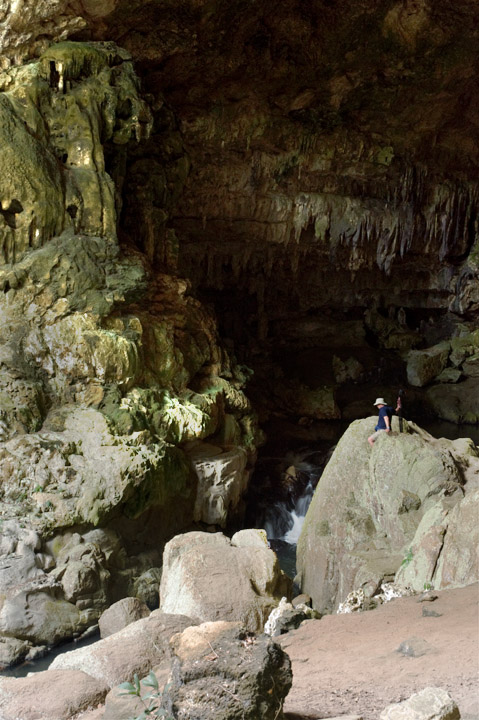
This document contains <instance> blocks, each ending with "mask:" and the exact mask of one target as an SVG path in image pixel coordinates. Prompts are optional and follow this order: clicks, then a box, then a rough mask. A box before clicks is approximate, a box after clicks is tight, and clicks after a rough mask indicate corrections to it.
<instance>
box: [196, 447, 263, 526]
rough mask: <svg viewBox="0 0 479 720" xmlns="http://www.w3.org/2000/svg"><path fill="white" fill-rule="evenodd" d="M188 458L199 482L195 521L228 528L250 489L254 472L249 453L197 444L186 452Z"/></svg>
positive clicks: (238, 448) (240, 449)
mask: <svg viewBox="0 0 479 720" xmlns="http://www.w3.org/2000/svg"><path fill="white" fill-rule="evenodd" d="M187 457H188V458H189V460H190V463H191V466H192V468H193V472H194V473H195V475H196V477H197V479H198V486H197V492H196V501H195V508H194V520H195V521H196V522H204V523H206V524H207V525H219V526H220V527H225V525H226V522H227V520H228V519H231V517H232V516H233V515H234V513H235V512H238V507H239V505H240V501H241V499H242V497H243V494H244V493H245V491H246V488H247V487H248V481H249V477H250V474H251V470H250V468H249V467H248V455H247V452H246V450H245V449H244V448H241V447H233V448H230V449H227V450H223V448H220V447H217V446H214V445H210V444H209V443H195V444H194V445H193V447H191V448H190V449H187Z"/></svg>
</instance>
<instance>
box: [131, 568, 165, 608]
mask: <svg viewBox="0 0 479 720" xmlns="http://www.w3.org/2000/svg"><path fill="white" fill-rule="evenodd" d="M160 582H161V568H157V567H153V568H150V569H149V570H146V571H145V572H144V573H142V574H141V575H140V576H139V577H138V578H137V579H136V580H135V581H134V583H133V587H132V589H133V593H134V596H135V597H137V598H138V600H140V601H141V602H144V603H145V605H147V606H148V607H149V608H150V610H154V609H156V608H157V607H158V603H159V597H160Z"/></svg>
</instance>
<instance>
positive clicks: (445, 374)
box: [436, 367, 462, 383]
mask: <svg viewBox="0 0 479 720" xmlns="http://www.w3.org/2000/svg"><path fill="white" fill-rule="evenodd" d="M461 377H462V372H461V371H460V370H458V369H457V368H453V367H447V368H444V370H443V371H442V372H441V373H439V375H438V376H437V378H436V380H437V382H440V383H456V382H458V381H459V380H460V379H461Z"/></svg>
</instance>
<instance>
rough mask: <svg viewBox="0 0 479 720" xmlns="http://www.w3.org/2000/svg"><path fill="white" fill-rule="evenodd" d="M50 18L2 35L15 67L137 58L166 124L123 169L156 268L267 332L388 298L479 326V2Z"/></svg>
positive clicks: (312, 4) (99, 4)
mask: <svg viewBox="0 0 479 720" xmlns="http://www.w3.org/2000/svg"><path fill="white" fill-rule="evenodd" d="M42 8H43V10H42ZM46 8H50V10H51V12H50V16H48V10H47V9H46ZM52 8H53V10H52ZM35 12H36V13H37V16H36V20H35V15H33V16H32V18H33V19H32V18H31V23H30V26H28V22H27V18H26V16H25V15H24V16H23V19H19V18H17V20H16V23H17V24H16V25H15V23H14V25H13V29H14V30H15V28H16V35H15V34H14V33H13V35H12V27H11V26H10V27H9V26H8V22H9V20H8V19H7V20H4V22H3V33H4V44H5V47H6V54H7V55H8V54H9V53H10V55H11V57H12V58H14V59H16V61H18V59H19V58H22V59H25V58H27V59H28V53H30V54H32V53H33V54H34V53H35V52H36V51H37V49H38V48H41V47H42V45H43V44H45V43H46V42H51V40H52V39H62V38H63V37H65V36H69V37H70V38H72V39H77V40H96V41H98V40H113V41H114V42H116V43H117V44H118V45H120V46H122V47H124V48H126V50H128V51H129V52H130V53H131V54H132V56H133V58H134V61H135V67H136V70H137V73H138V74H139V76H140V78H141V81H142V88H143V92H144V95H145V97H146V98H147V100H148V102H149V104H150V106H151V108H152V110H153V113H154V117H155V123H154V129H153V133H152V135H151V138H150V140H149V141H148V142H147V143H143V144H142V145H140V146H138V147H137V148H131V149H130V151H129V154H128V157H127V158H126V159H125V158H124V162H123V163H120V162H118V161H117V160H116V161H115V162H112V165H111V168H110V171H111V173H112V175H113V176H114V177H115V179H116V180H117V184H118V186H119V187H121V189H122V190H121V192H122V200H121V209H122V210H121V215H120V218H121V219H120V237H121V239H122V242H124V243H127V244H128V243H130V244H132V243H133V244H136V245H137V246H138V247H139V248H140V249H141V250H142V251H144V252H145V253H146V254H147V255H148V256H149V257H150V260H151V262H152V264H153V265H154V266H157V267H160V268H161V267H163V268H165V267H166V269H167V270H170V271H171V270H173V271H175V272H179V273H180V274H181V275H184V276H187V277H189V278H190V279H191V281H192V283H193V285H194V287H195V288H196V289H197V290H198V291H199V292H203V293H206V294H208V293H210V296H212V297H216V298H218V297H220V296H221V297H223V299H224V298H228V302H230V303H231V302H233V303H234V302H236V303H237V302H242V303H244V306H243V307H244V308H245V309H246V308H248V303H249V302H250V301H251V303H252V307H253V308H256V309H255V312H257V313H258V315H261V314H263V315H264V316H265V317H266V318H267V321H270V320H272V319H273V320H274V319H275V318H281V317H285V316H287V315H288V313H291V312H293V313H294V312H300V313H304V312H314V311H318V310H320V309H321V308H326V307H336V308H343V309H346V310H347V309H351V308H354V307H365V306H368V305H371V304H374V305H379V306H381V305H383V306H384V307H387V306H388V305H390V304H392V305H395V306H398V307H399V306H404V307H409V308H423V309H438V310H453V311H455V312H457V313H462V314H464V315H467V316H468V317H469V318H471V317H473V316H474V315H475V313H476V312H477V309H478V307H479V291H478V283H477V267H478V266H477V263H478V259H477V258H478V255H479V247H478V239H477V201H478V196H479V186H478V182H477V170H478V167H477V166H478V152H477V149H478V140H479V92H478V89H479V88H478V84H479V81H478V64H479V45H478V36H479V7H478V5H477V2H475V0H434V1H433V0H402V1H400V2H397V1H395V0H344V1H343V2H336V1H335V0H282V1H281V2H272V1H271V0H204V1H203V0H182V1H181V0H180V1H179V0H156V1H153V2H139V1H135V0H133V1H132V0H130V1H129V2H123V1H122V0H103V1H102V0H98V1H96V2H92V1H91V0H82V1H81V2H69V3H68V2H62V1H61V0H58V1H57V2H56V3H55V2H51V3H47V2H46V3H40V4H39V5H38V6H37V9H36V10H34V11H33V13H35ZM42 12H43V16H41V13H42ZM40 16H41V17H40ZM10 22H11V16H10ZM22 23H24V24H25V27H23V26H22V25H21V24H22ZM35 23H36V24H35ZM19 24H20V25H19ZM19 27H20V29H22V31H24V33H23V35H22V34H21V33H19V32H18V29H19ZM28 27H30V30H29V29H28ZM34 27H35V28H36V29H35V30H33V29H32V28H34ZM9 32H10V35H9V34H8V33H9ZM29 32H30V35H29ZM10 36H12V37H16V38H17V40H16V41H15V42H14V41H13V40H12V41H11V43H10V45H9V44H8V37H10ZM20 37H24V38H26V39H25V42H24V46H22V44H21V42H20V40H19V39H18V38H20ZM5 38H7V39H6V40H5ZM28 38H29V39H28ZM215 293H216V295H215ZM263 332H265V330H264V328H263Z"/></svg>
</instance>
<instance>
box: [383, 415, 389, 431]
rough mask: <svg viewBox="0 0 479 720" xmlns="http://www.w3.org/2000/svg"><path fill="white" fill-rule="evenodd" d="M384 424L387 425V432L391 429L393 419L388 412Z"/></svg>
mask: <svg viewBox="0 0 479 720" xmlns="http://www.w3.org/2000/svg"><path fill="white" fill-rule="evenodd" d="M384 424H385V425H386V432H389V431H390V430H391V419H390V417H389V415H388V414H387V413H384Z"/></svg>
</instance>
